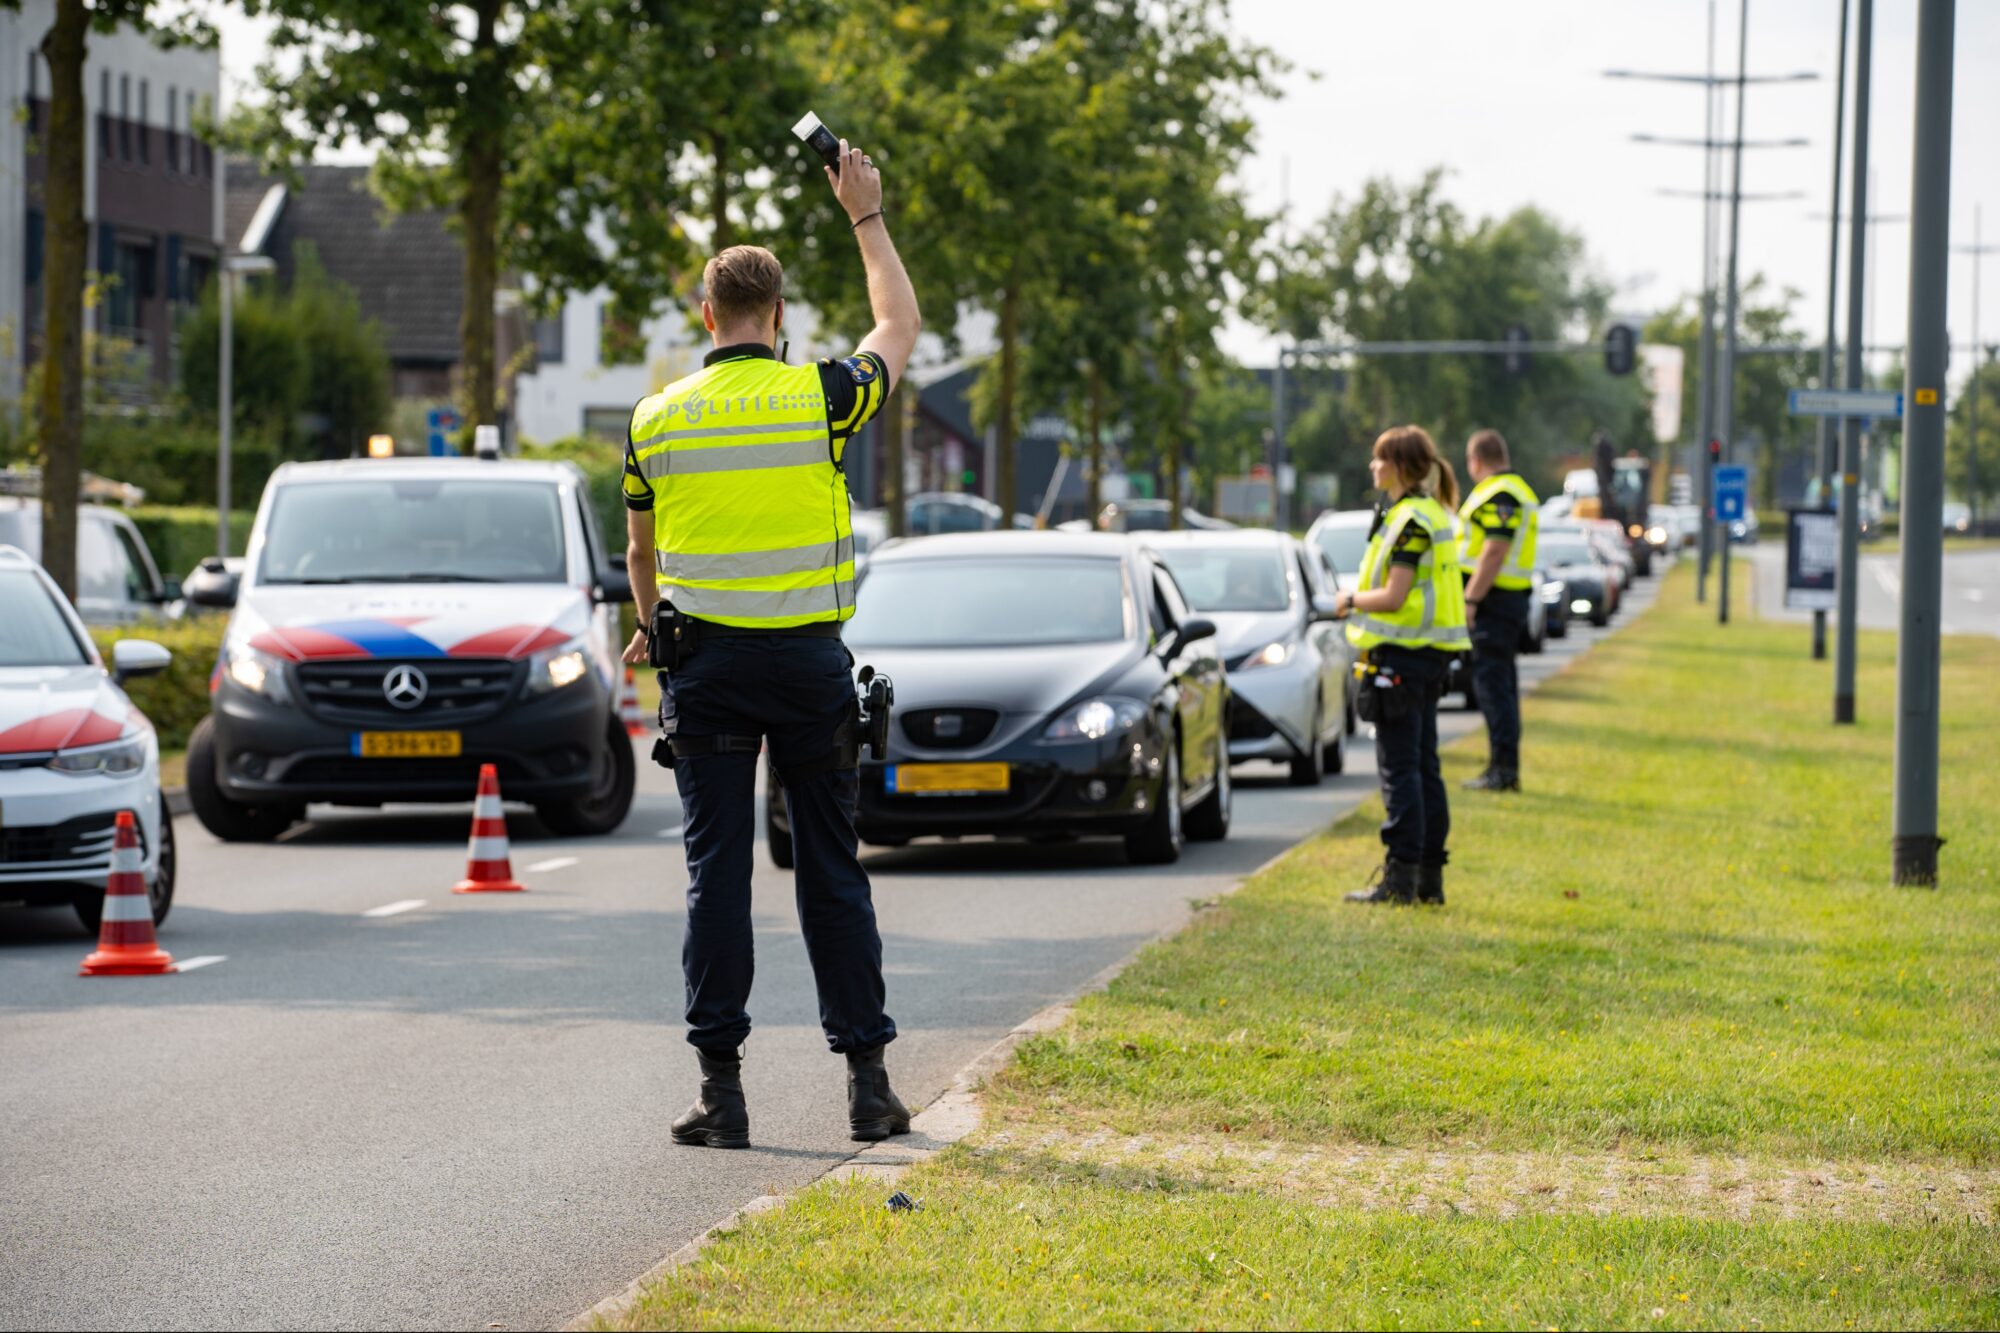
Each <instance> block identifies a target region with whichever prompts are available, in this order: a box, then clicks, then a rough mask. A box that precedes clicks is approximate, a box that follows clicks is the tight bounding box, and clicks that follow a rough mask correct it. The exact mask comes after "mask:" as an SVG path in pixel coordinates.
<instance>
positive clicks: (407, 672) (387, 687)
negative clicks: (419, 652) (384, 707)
mask: <svg viewBox="0 0 2000 1333" xmlns="http://www.w3.org/2000/svg"><path fill="white" fill-rule="evenodd" d="M430 692H431V683H430V682H429V681H428V680H425V679H424V673H423V672H421V671H419V670H417V669H416V668H415V667H413V666H399V667H391V668H390V669H389V672H388V674H387V675H385V676H383V677H382V697H383V698H385V699H387V700H388V701H389V702H390V703H391V704H392V705H394V706H395V707H397V708H415V707H416V706H417V705H418V704H420V703H422V702H423V701H424V696H425V695H427V694H429V693H430Z"/></svg>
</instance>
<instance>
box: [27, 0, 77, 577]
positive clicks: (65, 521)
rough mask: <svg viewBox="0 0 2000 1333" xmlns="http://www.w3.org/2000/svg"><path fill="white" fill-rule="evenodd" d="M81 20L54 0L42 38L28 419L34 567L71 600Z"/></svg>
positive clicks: (65, 2)
mask: <svg viewBox="0 0 2000 1333" xmlns="http://www.w3.org/2000/svg"><path fill="white" fill-rule="evenodd" d="M89 24H90V13H89V11H88V10H86V9H85V8H84V4H83V0H57V4H56V21H55V25H54V26H53V27H51V28H50V29H49V34H48V36H47V37H46V38H45V39H43V42H42V54H43V56H44V57H46V58H47V60H48V62H49V141H48V154H49V156H48V175H47V178H46V184H45V185H44V186H43V204H44V207H45V209H46V211H47V218H46V220H45V222H44V224H43V226H44V234H45V236H46V237H47V241H46V250H45V252H44V258H43V261H42V292H43V300H44V305H43V308H42V384H41V394H40V396H39V399H38V400H37V405H36V421H35V429H36V434H37V437H38V438H39V441H40V449H41V458H42V567H43V568H44V569H46V570H48V572H49V577H50V578H52V579H54V580H55V581H56V586H57V587H59V588H61V589H62V590H63V595H64V596H65V597H68V598H70V599H72V600H74V599H75V597H76V505H77V493H78V490H79V487H80V482H81V478H80V475H79V474H80V473H81V471H82V468H83V266H84V254H85V251H86V250H87V249H88V243H89V234H88V229H87V228H86V227H85V225H84V221H83V133H84V125H83V58H84V42H85V38H86V37H87V35H88V29H89ZM9 132H10V133H19V132H20V131H18V130H15V129H11V128H10V130H9Z"/></svg>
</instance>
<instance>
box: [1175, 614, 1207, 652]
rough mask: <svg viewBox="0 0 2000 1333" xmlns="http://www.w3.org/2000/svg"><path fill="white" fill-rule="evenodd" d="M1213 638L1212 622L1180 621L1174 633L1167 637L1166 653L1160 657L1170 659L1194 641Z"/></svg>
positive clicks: (1198, 620) (1198, 618)
mask: <svg viewBox="0 0 2000 1333" xmlns="http://www.w3.org/2000/svg"><path fill="white" fill-rule="evenodd" d="M1214 636H1215V622H1214V621H1213V620H1207V619H1203V618H1201V617H1196V618H1195V619H1193V620H1185V621H1182V622H1181V623H1180V624H1179V625H1177V626H1176V627H1175V628H1174V632H1173V633H1172V634H1170V635H1168V636H1167V641H1166V651H1165V652H1164V653H1163V654H1162V655H1163V656H1166V657H1172V656H1173V655H1174V654H1175V653H1177V652H1179V651H1180V650H1181V649H1183V648H1185V647H1187V646H1188V645H1189V644H1191V643H1193V642H1194V641H1195V640H1196V639H1208V638H1213V637H1214Z"/></svg>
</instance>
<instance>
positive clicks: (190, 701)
mask: <svg viewBox="0 0 2000 1333" xmlns="http://www.w3.org/2000/svg"><path fill="white" fill-rule="evenodd" d="M228 625H229V617H228V616H224V615H201V616H190V617H188V618H187V619H185V620H168V621H142V622H140V623H139V624H135V625H115V626H102V627H99V628H95V629H93V630H91V632H90V637H91V638H93V639H95V640H97V650H98V651H99V652H100V653H102V654H104V662H105V665H106V666H109V665H110V664H111V645H112V644H114V643H116V642H117V641H118V640H120V639H150V640H152V641H153V642H154V643H157V644H159V645H160V646H161V647H162V648H166V649H168V650H169V651H171V652H172V653H173V655H174V660H173V662H172V663H171V664H170V665H169V666H168V667H167V669H166V670H165V671H162V672H161V673H160V674H159V675H157V676H142V677H140V678H139V679H137V680H132V681H128V682H126V685H125V693H126V694H128V695H130V696H131V697H132V702H133V704H135V705H136V706H137V707H138V709H139V711H140V712H142V713H144V714H145V715H146V717H147V718H148V719H149V720H150V721H151V722H152V724H153V727H154V729H155V730H157V731H158V732H159V733H160V750H161V752H162V753H166V752H170V751H174V750H185V749H186V748H187V742H188V736H189V735H190V734H191V733H192V732H193V731H194V728H195V723H197V722H199V721H201V720H202V718H204V717H206V716H207V715H208V678H209V676H210V674H211V673H213V672H214V670H215V663H216V659H217V657H218V655H219V654H220V653H221V651H222V632H223V630H225V629H226V628H228Z"/></svg>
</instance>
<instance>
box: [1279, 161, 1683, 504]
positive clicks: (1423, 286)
mask: <svg viewBox="0 0 2000 1333" xmlns="http://www.w3.org/2000/svg"><path fill="white" fill-rule="evenodd" d="M1443 181H1444V173H1443V171H1442V170H1441V169H1438V170H1433V171H1431V172H1429V173H1427V174H1426V175H1424V176H1423V177H1422V178H1421V179H1420V180H1418V181H1417V182H1415V183H1414V184H1413V185H1410V186H1407V187H1404V186H1399V185H1397V184H1396V183H1395V182H1393V181H1390V180H1385V179H1377V180H1373V181H1370V182H1369V183H1368V184H1367V185H1366V186H1364V187H1363V189H1362V191H1361V193H1360V195H1359V196H1358V197H1357V198H1355V199H1354V200H1353V201H1351V202H1348V201H1336V202H1335V204H1334V206H1333V207H1332V209H1331V210H1330V211H1329V212H1328V213H1327V214H1326V215H1325V216H1324V217H1323V218H1321V219H1320V220H1319V221H1318V222H1316V223H1314V224H1313V225H1312V226H1311V227H1310V228H1308V229H1307V231H1306V232H1305V234H1304V235H1303V236H1302V237H1300V238H1299V239H1297V240H1296V241H1293V242H1292V243H1290V244H1288V245H1284V246H1277V247H1272V248H1271V252H1270V255H1269V260H1268V263H1267V265H1266V269H1265V280H1264V283H1263V284H1262V286H1261V288H1260V290H1259V292H1258V293H1257V296H1256V309H1257V310H1258V311H1259V313H1260V315H1261V317H1262V319H1263V322H1264V323H1265V324H1266V325H1267V326H1268V327H1271V328H1273V329H1275V330H1277V331H1279V332H1280V333H1281V334H1282V335H1284V336H1285V337H1286V338H1288V339H1289V340H1293V341H1295V342H1300V343H1307V344H1310V343H1314V342H1325V343H1342V342H1394V341H1406V340H1443V339H1480V340H1490V339H1497V338H1499V337H1501V336H1502V335H1503V334H1504V332H1505V331H1506V329H1507V327H1508V326H1509V325H1513V324H1519V325H1522V326H1524V327H1525V328H1526V329H1527V330H1528V332H1529V334H1530V336H1531V337H1533V338H1535V339H1536V340H1547V341H1555V340H1587V339H1591V338H1593V337H1594V336H1595V335H1596V334H1597V333H1598V331H1599V330H1600V329H1601V327H1602V325H1603V322H1604V319H1605V316H1606V314H1607V309H1608V304H1609V297H1610V293H1609V291H1608V290H1607V289H1606V287H1605V286H1604V284H1603V283H1602V282H1601V281H1600V280H1599V279H1597V278H1596V277H1595V276H1594V275H1593V274H1592V273H1591V272H1590V270H1589V268H1588V266H1587V264H1586V262H1585V256H1584V250H1583V242H1582V239H1581V238H1580V237H1579V236H1577V235H1576V234H1575V233H1573V232H1571V231H1569V230H1567V229H1565V228H1564V227H1563V226H1561V225H1560V224H1559V223H1558V222H1556V221H1555V220H1554V219H1552V218H1550V217H1549V216H1548V215H1547V214H1545V213H1543V212H1541V211H1540V210H1539V209H1535V208H1523V209H1520V210H1517V211H1516V212H1514V213H1511V214H1509V215H1508V216H1506V217H1504V218H1497V219H1495V218H1482V219H1479V220H1477V221H1474V220H1472V219H1470V218H1468V217H1466V216H1465V214H1464V213H1463V212H1462V211H1461V210H1460V209H1459V208H1458V207H1457V206H1456V205H1454V204H1453V203H1451V202H1450V201H1449V200H1448V199H1447V198H1445V196H1444V191H1443ZM1331 364H1332V365H1333V366H1335V367H1337V368H1339V369H1341V370H1343V371H1344V372H1345V373H1344V374H1343V375H1328V376H1323V377H1321V378H1319V379H1318V381H1317V382H1315V379H1314V377H1313V376H1312V375H1311V374H1310V373H1306V374H1303V375H1301V376H1300V380H1299V383H1298V389H1299V390H1300V392H1298V393H1297V394H1288V399H1289V401H1290V404H1291V405H1290V406H1289V407H1288V410H1287V416H1288V418H1289V419H1290V420H1289V421H1288V423H1287V428H1286V441H1287V445H1288V448H1289V450H1290V452H1291V454H1292V457H1293V459H1294V461H1295V462H1296V463H1297V464H1298V466H1299V468H1300V469H1301V470H1302V471H1333V472H1336V473H1337V474H1338V475H1339V476H1340V478H1341V490H1342V493H1343V494H1345V495H1358V494H1360V493H1362V492H1363V491H1365V490H1366V488H1367V485H1368V479H1367V458H1368V448H1369V445H1370V444H1371V443H1372V441H1373V439H1374V437H1375V435H1376V434H1378V433H1379V432H1381V431H1382V430H1383V429H1385V428H1387V427H1389V426H1392V425H1395V424H1397V423H1399V422H1414V423H1416V424H1418V425H1421V426H1423V427H1425V428H1426V429H1427V430H1429V431H1430V432H1431V434H1432V436H1433V437H1434V438H1436V440H1437V441H1438V444H1439V446H1440V447H1441V448H1442V449H1444V450H1445V451H1446V452H1447V453H1448V454H1449V455H1450V456H1452V457H1453V458H1454V460H1455V459H1456V458H1457V457H1458V455H1459V454H1460V453H1461V452H1462V449H1463V444H1464V441H1465V439H1466V437H1467V436H1469V435H1470V434H1471V432H1473V431H1474V430H1478V429H1480V428H1482V427H1487V426H1491V427H1495V428H1497V429H1498V430H1500V431H1501V433H1502V434H1504V435H1505V436H1506V437H1507V440H1508V443H1509V444H1510V445H1511V446H1512V448H1513V453H1514V457H1515V465H1516V466H1517V467H1518V468H1520V469H1521V470H1522V471H1523V472H1524V473H1526V474H1527V475H1528V476H1529V478H1530V480H1531V481H1532V482H1534V483H1535V484H1537V485H1539V486H1548V485H1551V484H1552V483H1553V482H1554V480H1555V477H1554V475H1553V474H1554V473H1555V471H1556V470H1557V467H1558V465H1559V463H1560V462H1561V461H1562V460H1563V459H1564V458H1566V457H1568V456H1571V455H1576V454H1580V453H1581V452H1582V451H1583V450H1584V449H1585V447H1586V445H1587V443H1588V440H1589V437H1590V434H1591V432H1592V431H1593V430H1597V429H1602V430H1606V431H1608V432H1609V433H1610V434H1611V435H1612V437H1613V438H1614V439H1615V440H1617V441H1618V442H1619V443H1620V445H1621V446H1622V445H1626V444H1636V445H1639V446H1640V447H1642V448H1645V447H1648V446H1649V445H1650V443H1651V434H1650V430H1649V427H1648V425H1647V420H1646V410H1647V399H1646V393H1645V389H1644V387H1643V385H1641V383H1640V382H1639V380H1638V377H1636V376H1630V377H1617V376H1612V375H1609V374H1608V373H1606V372H1605V370H1604V368H1603V364H1602V362H1601V361H1600V360H1599V359H1597V358H1595V357H1589V356H1584V357H1574V356H1554V355H1540V356H1536V357H1534V358H1532V360H1531V363H1530V367H1529V370H1528V373H1527V374H1526V375H1524V376H1521V377H1519V378H1516V377H1514V376H1510V375H1509V374H1508V373H1507V372H1506V369H1505V367H1504V366H1503V364H1502V362H1501V359H1500V357H1499V356H1497V355H1479V354H1450V353H1438V354H1427V355H1403V356H1391V355H1383V356H1363V357H1338V358H1335V359H1334V360H1333V362H1332V363H1331ZM1309 368H1310V358H1309V359H1308V369H1309Z"/></svg>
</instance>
